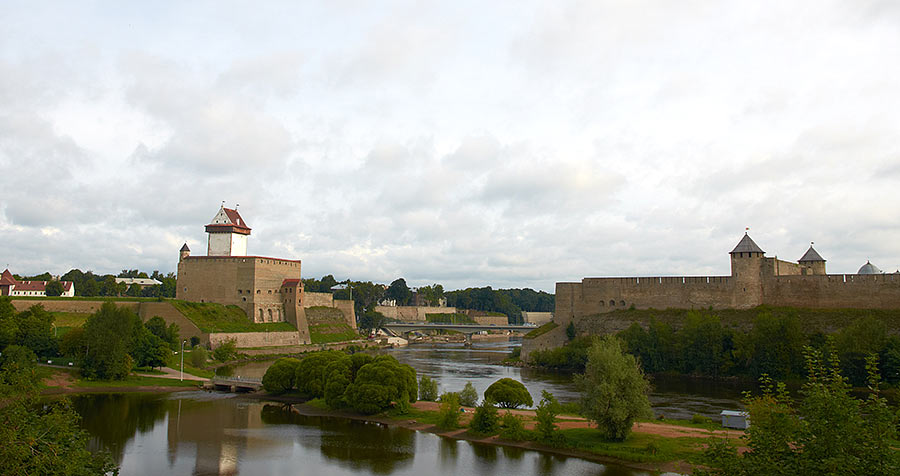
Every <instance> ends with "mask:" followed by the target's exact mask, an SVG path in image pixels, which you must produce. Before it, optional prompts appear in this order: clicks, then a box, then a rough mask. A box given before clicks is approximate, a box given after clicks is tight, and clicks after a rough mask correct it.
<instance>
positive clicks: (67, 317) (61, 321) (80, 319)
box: [50, 312, 91, 328]
mask: <svg viewBox="0 0 900 476" xmlns="http://www.w3.org/2000/svg"><path fill="white" fill-rule="evenodd" d="M50 314H52V315H53V323H54V324H56V327H58V328H63V327H70V328H71V327H81V326H83V325H84V323H85V322H86V321H87V318H88V317H90V316H91V315H90V314H89V313H86V312H51V313H50Z"/></svg>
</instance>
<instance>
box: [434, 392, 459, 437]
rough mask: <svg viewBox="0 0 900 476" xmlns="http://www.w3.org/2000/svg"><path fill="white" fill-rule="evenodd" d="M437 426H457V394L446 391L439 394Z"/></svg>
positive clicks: (442, 427)
mask: <svg viewBox="0 0 900 476" xmlns="http://www.w3.org/2000/svg"><path fill="white" fill-rule="evenodd" d="M437 426H438V427H439V428H441V429H444V430H455V429H457V428H459V394H458V393H456V392H447V393H444V394H442V395H441V409H440V410H439V411H438V423H437Z"/></svg>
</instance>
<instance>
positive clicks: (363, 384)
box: [304, 355, 419, 414]
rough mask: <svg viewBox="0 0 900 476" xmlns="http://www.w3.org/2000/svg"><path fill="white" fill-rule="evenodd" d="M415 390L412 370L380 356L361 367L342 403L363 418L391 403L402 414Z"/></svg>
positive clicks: (407, 366) (412, 397) (414, 399)
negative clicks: (395, 405)
mask: <svg viewBox="0 0 900 476" xmlns="http://www.w3.org/2000/svg"><path fill="white" fill-rule="evenodd" d="M304 360H305V359H304ZM418 390H419V386H418V384H417V382H416V371H415V369H413V368H412V367H410V366H409V365H405V364H401V363H400V362H398V361H397V359H395V358H394V357H393V356H390V355H382V356H379V357H376V358H375V359H374V360H373V361H372V362H370V363H368V364H365V365H363V366H362V367H360V369H359V370H358V371H357V373H356V378H355V379H354V380H353V383H351V384H350V385H349V386H348V387H347V390H346V394H345V399H346V401H347V404H348V405H349V406H351V407H352V408H354V409H355V410H357V411H359V412H362V413H366V414H373V413H378V412H380V411H383V410H386V409H387V408H388V407H389V406H390V404H391V402H396V404H397V407H398V410H399V411H400V412H402V413H405V412H406V411H408V410H409V404H410V403H413V402H415V401H416V396H417V395H418Z"/></svg>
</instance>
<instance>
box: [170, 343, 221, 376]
mask: <svg viewBox="0 0 900 476" xmlns="http://www.w3.org/2000/svg"><path fill="white" fill-rule="evenodd" d="M169 367H170V368H173V369H175V370H181V356H180V355H175V354H172V356H171V357H170V358H169ZM184 373H185V374H191V375H195V376H197V377H204V378H213V377H214V376H215V372H213V371H211V370H206V369H201V368H197V367H194V366H193V365H191V351H190V350H185V351H184Z"/></svg>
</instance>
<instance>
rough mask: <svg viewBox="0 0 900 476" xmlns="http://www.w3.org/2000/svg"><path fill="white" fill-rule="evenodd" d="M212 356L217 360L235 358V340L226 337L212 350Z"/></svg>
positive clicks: (223, 360) (222, 360)
mask: <svg viewBox="0 0 900 476" xmlns="http://www.w3.org/2000/svg"><path fill="white" fill-rule="evenodd" d="M213 358H214V359H216V360H218V361H219V362H228V361H229V360H234V359H236V358H237V341H235V340H234V339H228V340H226V341H225V342H222V343H221V344H219V346H218V347H216V349H215V350H213Z"/></svg>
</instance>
